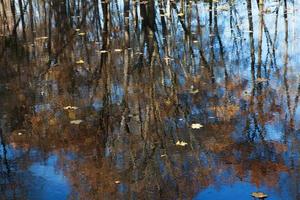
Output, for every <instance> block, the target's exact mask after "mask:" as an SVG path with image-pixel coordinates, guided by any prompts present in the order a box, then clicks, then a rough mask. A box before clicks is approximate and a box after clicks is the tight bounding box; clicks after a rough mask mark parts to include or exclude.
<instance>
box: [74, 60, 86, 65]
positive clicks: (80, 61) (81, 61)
mask: <svg viewBox="0 0 300 200" xmlns="http://www.w3.org/2000/svg"><path fill="white" fill-rule="evenodd" d="M76 64H78V65H80V64H84V61H83V60H78V61H76Z"/></svg>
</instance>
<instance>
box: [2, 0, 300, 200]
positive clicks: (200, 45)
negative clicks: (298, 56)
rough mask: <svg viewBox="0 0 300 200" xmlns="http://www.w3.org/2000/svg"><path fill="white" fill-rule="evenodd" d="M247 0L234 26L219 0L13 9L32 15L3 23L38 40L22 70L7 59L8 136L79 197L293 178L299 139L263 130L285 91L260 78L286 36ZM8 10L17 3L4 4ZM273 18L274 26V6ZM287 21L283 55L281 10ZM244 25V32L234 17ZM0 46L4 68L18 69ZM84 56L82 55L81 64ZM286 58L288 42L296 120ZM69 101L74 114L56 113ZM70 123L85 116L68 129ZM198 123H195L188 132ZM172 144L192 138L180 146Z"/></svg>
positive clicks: (150, 194)
mask: <svg viewBox="0 0 300 200" xmlns="http://www.w3.org/2000/svg"><path fill="white" fill-rule="evenodd" d="M2 2H3V1H2ZM12 2H13V3H15V2H14V1H12ZM224 3H227V1H224ZM246 3H247V4H246V6H247V13H246V12H245V14H243V13H239V10H238V8H237V7H238V5H236V4H235V5H232V2H231V1H230V5H231V7H230V8H229V13H230V15H229V18H230V20H229V24H226V23H225V22H224V21H226V19H227V18H228V16H227V17H226V15H222V10H220V9H221V8H222V4H221V3H218V2H215V1H204V2H198V3H197V2H188V3H187V2H184V1H181V2H179V3H176V2H169V1H168V2H167V3H166V4H164V3H162V2H158V1H149V2H145V1H136V2H133V1H124V4H118V1H101V2H100V1H98V0H93V1H77V0H76V1H61V2H57V1H42V3H41V4H38V3H36V1H28V4H29V8H28V9H29V13H23V14H21V16H22V15H25V16H23V18H24V19H27V18H28V17H29V18H28V19H30V20H25V21H24V19H23V20H22V19H20V20H21V21H22V22H21V24H20V25H18V23H19V22H17V21H18V19H16V17H17V16H15V14H13V13H12V14H13V15H12V16H11V17H12V18H15V19H12V20H9V19H8V15H7V13H5V15H4V16H6V17H5V18H7V19H5V20H6V21H5V23H4V26H2V27H1V30H10V31H11V30H12V27H14V26H16V27H17V30H18V31H17V32H16V33H15V36H16V37H17V39H18V40H17V43H22V42H24V41H25V42H27V41H26V40H28V41H30V42H32V41H34V47H30V46H29V47H28V46H25V47H24V48H25V49H26V55H27V54H28V58H29V60H28V62H26V63H25V65H26V67H27V68H26V69H28V70H26V71H25V72H24V74H23V73H21V71H22V70H24V69H23V68H25V67H24V66H23V62H22V61H23V60H19V59H16V60H17V61H16V62H17V66H18V67H19V68H20V67H23V68H22V69H21V68H20V69H18V70H17V71H19V73H17V75H18V76H19V77H18V81H16V80H15V77H13V78H11V77H9V80H10V81H11V82H9V83H8V85H9V86H10V87H12V86H11V85H14V84H15V82H17V83H18V84H16V85H17V86H15V87H12V88H13V93H15V94H18V96H19V98H20V101H17V102H15V106H14V107H15V109H14V110H13V109H11V110H10V111H9V112H11V113H14V115H12V116H11V118H10V123H11V124H12V126H11V129H12V130H10V132H13V130H14V129H25V130H26V132H27V134H24V135H22V136H20V135H18V134H17V133H16V132H13V133H12V134H11V135H10V137H9V141H10V142H11V144H12V145H13V146H15V148H23V149H27V150H28V149H31V148H36V149H39V150H41V151H42V152H43V153H45V155H48V154H50V153H51V152H56V153H57V155H58V156H59V160H60V168H61V169H62V170H63V171H64V173H65V174H66V175H67V176H68V178H69V180H70V182H71V184H72V188H73V192H72V195H73V196H74V198H75V199H76V196H79V197H82V198H86V199H107V198H116V199H118V198H123V197H128V198H137V199H156V198H161V199H176V198H192V196H193V195H194V194H195V193H196V192H198V190H199V189H203V188H205V187H206V186H208V185H211V184H215V185H218V184H222V183H218V182H217V178H216V177H217V176H220V175H222V174H223V173H225V172H228V173H230V176H231V178H230V179H229V180H222V181H224V182H225V183H231V182H234V181H236V180H247V179H249V180H250V181H251V182H252V183H254V184H256V185H258V186H259V185H262V184H267V185H269V186H270V187H275V186H276V184H277V183H278V180H279V178H280V176H281V173H282V172H286V173H290V175H294V174H295V173H297V172H293V171H291V170H289V168H290V166H291V164H290V163H289V162H287V161H286V160H285V159H284V153H285V152H286V151H293V152H297V151H298V149H297V148H296V147H297V145H299V144H298V143H297V139H294V140H295V144H294V146H295V148H294V149H292V150H290V148H289V147H288V146H287V144H286V143H280V142H274V141H269V140H268V139H267V136H266V134H267V125H270V124H272V123H278V121H280V122H282V123H284V124H285V123H286V122H287V119H286V118H285V116H283V115H284V112H283V110H286V108H285V106H284V102H283V100H282V96H280V95H279V94H278V93H279V92H278V91H277V89H274V88H272V87H270V83H269V81H268V80H267V78H270V76H271V75H272V74H276V71H275V70H274V69H275V68H276V67H277V68H276V70H278V67H279V65H278V66H277V64H276V62H277V61H276V59H275V58H276V55H277V56H278V57H277V60H279V61H280V60H281V58H279V57H280V51H279V52H276V48H275V46H276V45H277V44H278V43H283V41H281V37H278V36H277V34H280V31H279V32H278V30H277V28H278V27H277V25H276V27H277V28H276V30H275V31H276V32H275V33H274V34H273V35H272V32H271V31H269V28H268V27H267V26H268V24H267V23H266V18H265V17H264V15H263V11H264V6H263V5H262V4H258V5H259V6H258V9H256V7H255V6H254V5H255V4H253V1H250V0H247V1H246ZM198 4H199V5H202V6H203V7H200V6H198ZM3 5H4V3H2V6H3ZM18 5H19V4H18ZM120 5H124V7H123V8H122V7H120ZM284 7H285V8H284V10H286V7H287V2H286V1H285V2H284ZM11 9H12V10H13V11H14V13H15V12H16V11H19V10H18V8H16V6H15V5H13V4H12V5H11ZM19 9H20V8H19ZM205 9H208V10H205ZM223 9H224V8H223ZM122 10H123V13H120V12H117V11H122ZM275 14H276V19H275V21H274V23H276V24H277V23H278V20H282V17H281V15H280V11H279V9H277V10H276V13H275ZM240 15H242V16H240ZM122 17H124V18H122ZM257 18H258V22H259V23H258V24H255V23H254V22H255V20H257ZM283 18H284V19H285V22H286V25H285V26H286V29H285V31H286V36H285V42H286V45H287V46H286V50H287V49H288V42H287V41H288V37H289V36H288V34H287V32H288V25H287V24H288V18H287V15H286V12H285V15H284V17H283ZM194 19H195V21H193V20H194ZM224 19H225V20H224ZM245 20H248V26H249V27H248V30H247V31H245V32H247V33H248V34H244V33H242V27H241V26H240V23H241V22H244V21H245ZM9 21H11V22H13V23H12V24H9ZM227 21H228V20H227ZM25 22H27V23H29V24H23V23H25ZM207 22H208V23H207ZM206 23H207V24H206ZM21 25H22V26H21ZM21 27H22V29H21ZM228 28H231V30H230V33H231V34H230V36H227V35H226V33H225V32H226V29H228ZM19 31H22V37H20V36H19ZM9 33H11V35H14V34H13V33H12V32H9ZM244 35H248V36H247V38H246V39H245V40H244V39H243V38H239V39H238V38H237V37H243V36H244ZM40 36H44V37H46V38H39V37H40ZM272 36H273V37H272ZM1 40H2V39H1ZM1 44H3V43H2V41H1ZM256 45H257V47H258V49H257V50H256ZM4 46H5V49H4V50H3V52H4V54H3V55H6V56H7V57H6V58H5V60H1V63H2V62H4V63H6V64H8V65H9V67H11V68H12V71H14V70H15V69H14V68H15V66H14V64H15V63H11V62H10V61H9V59H8V57H9V56H8V55H10V54H9V53H10V51H11V50H9V49H8V46H9V45H4ZM1 47H2V45H1ZM232 47H234V48H232ZM245 47H246V48H245ZM265 50H266V52H267V53H265V52H264V51H265ZM244 54H245V55H246V56H245V55H244ZM79 59H82V60H83V63H81V64H76V61H78V60H79ZM46 63H48V65H46ZM268 63H269V65H272V66H269V65H268ZM273 65H274V66H275V68H273ZM267 66H269V68H267ZM287 67H288V51H286V55H285V57H284V68H283V75H284V76H283V77H279V79H280V80H283V82H284V89H285V91H287V92H286V94H285V96H286V97H284V98H287V105H288V112H289V113H290V115H291V116H290V117H291V118H292V116H294V115H295V109H296V105H297V103H298V96H299V95H296V97H295V105H294V107H293V111H292V109H291V108H292V107H291V105H290V104H292V103H291V102H290V100H291V97H290V96H291V94H290V93H289V91H290V89H291V88H290V87H289V85H288V84H289V82H288V78H289V77H288V69H287ZM263 69H265V70H263ZM0 70H1V71H2V70H4V69H2V68H0ZM279 70H281V69H279ZM238 71H247V72H249V75H248V74H247V75H246V76H247V78H245V76H244V75H243V74H242V73H239V72H238ZM279 73H281V72H279ZM41 74H42V75H41ZM264 77H265V79H266V80H264V79H263V78H264ZM36 82H38V84H37V83H36ZM21 86H22V87H21ZM24 86H27V87H30V91H32V90H33V91H37V94H34V95H31V93H32V92H30V94H28V91H29V90H27V89H24V88H25V87H24ZM249 87H251V88H250V92H249V91H248V90H247V89H249ZM245 90H247V93H245ZM298 93H299V92H298ZM28 96H34V98H32V99H31V98H28ZM12 104H13V103H12ZM19 104H22V105H19ZM96 104H99V105H98V107H97V108H96V106H95V105H96ZM32 105H35V106H36V107H38V106H41V107H43V106H44V107H43V109H41V110H39V109H33V108H32V107H31V106H32ZM67 105H76V106H79V109H78V110H76V111H70V110H64V109H63V107H65V106H67ZM275 115H278V116H279V118H276V116H275ZM74 119H82V120H83V122H82V123H81V124H79V125H74V124H70V120H74ZM14 121H15V123H14ZM196 122H201V123H203V124H204V128H203V129H200V130H191V129H190V128H189V126H190V125H191V124H192V123H196ZM232 133H236V134H237V135H238V139H236V138H235V137H232ZM285 137H286V138H288V137H289V136H288V134H286V135H285ZM178 140H180V141H186V142H187V143H188V145H187V146H186V147H178V146H176V145H175V144H176V142H177V141H178ZM1 141H2V140H1ZM296 161H297V160H296ZM293 162H294V160H293ZM8 164H9V162H8ZM294 165H295V164H294ZM3 166H5V165H3ZM1 167H2V164H1ZM295 168H297V166H295ZM115 181H120V183H118V182H117V183H116V182H115ZM296 181H298V180H295V182H296Z"/></svg>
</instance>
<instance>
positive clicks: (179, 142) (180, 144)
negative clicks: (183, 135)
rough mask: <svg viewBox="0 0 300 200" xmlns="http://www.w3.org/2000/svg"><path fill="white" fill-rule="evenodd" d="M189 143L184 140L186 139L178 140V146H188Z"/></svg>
mask: <svg viewBox="0 0 300 200" xmlns="http://www.w3.org/2000/svg"><path fill="white" fill-rule="evenodd" d="M187 144H188V143H186V142H184V141H179V140H178V141H177V142H176V146H182V147H184V146H186V145H187Z"/></svg>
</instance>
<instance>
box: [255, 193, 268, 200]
mask: <svg viewBox="0 0 300 200" xmlns="http://www.w3.org/2000/svg"><path fill="white" fill-rule="evenodd" d="M251 196H252V197H255V198H258V199H265V198H267V197H268V195H266V194H265V193H263V192H252V194H251Z"/></svg>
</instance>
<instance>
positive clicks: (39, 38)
mask: <svg viewBox="0 0 300 200" xmlns="http://www.w3.org/2000/svg"><path fill="white" fill-rule="evenodd" d="M47 39H48V37H46V36H43V37H37V38H35V40H47Z"/></svg>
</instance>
